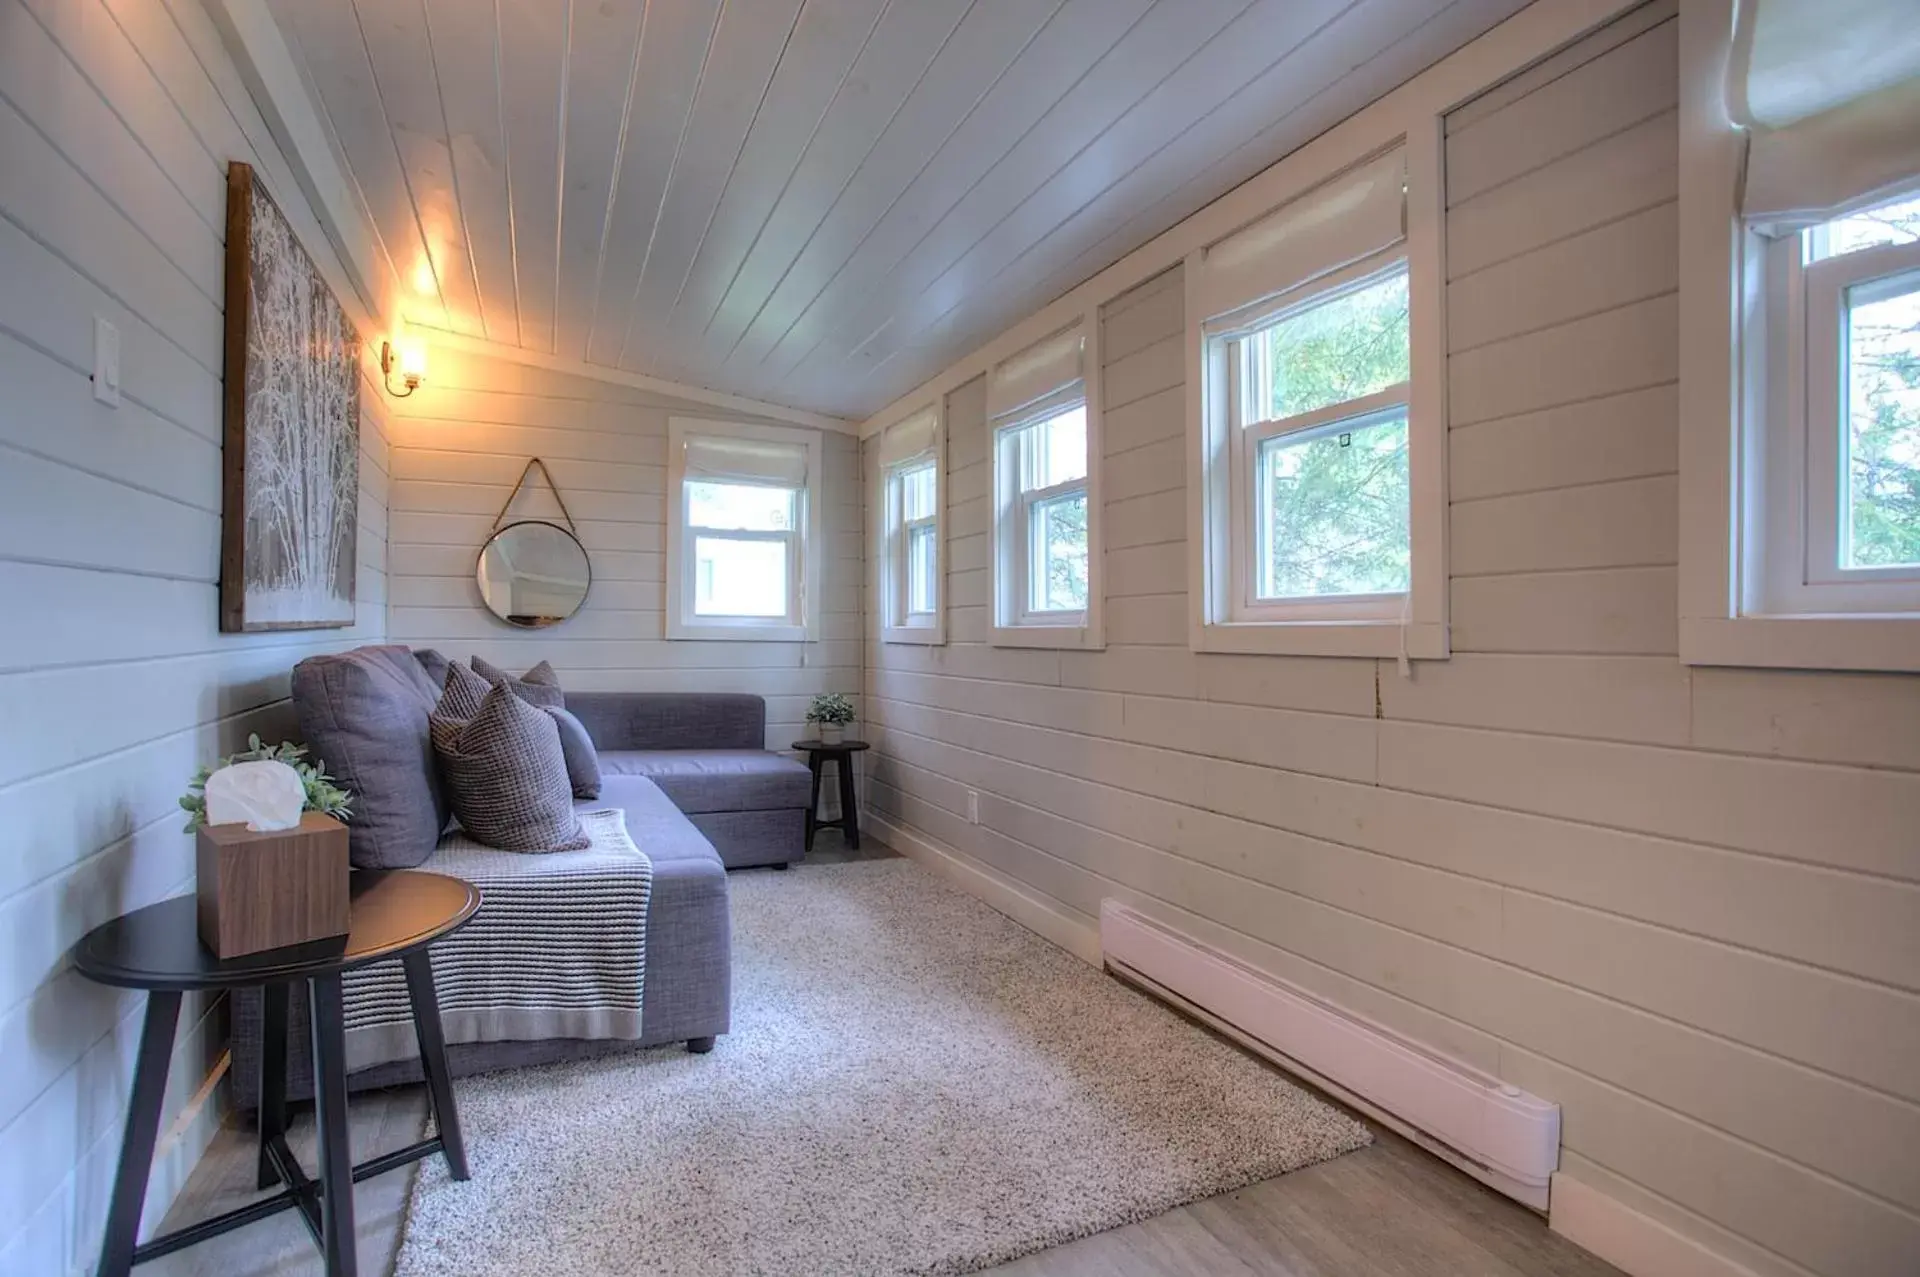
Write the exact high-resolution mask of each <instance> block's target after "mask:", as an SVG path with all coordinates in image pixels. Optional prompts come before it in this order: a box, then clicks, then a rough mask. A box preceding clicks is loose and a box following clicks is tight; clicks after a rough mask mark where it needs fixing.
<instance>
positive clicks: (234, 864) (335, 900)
mask: <svg viewBox="0 0 1920 1277" xmlns="http://www.w3.org/2000/svg"><path fill="white" fill-rule="evenodd" d="M198 860H199V878H200V882H199V897H200V940H201V943H203V944H205V945H206V946H207V948H209V949H211V950H213V951H214V953H216V954H218V955H219V956H220V957H222V958H237V957H240V956H242V955H244V954H249V953H259V952H261V951H262V950H266V949H280V948H284V947H285V946H287V945H293V944H305V943H307V942H308V941H312V940H325V939H328V938H331V937H333V936H344V935H345V934H347V929H348V927H347V874H348V872H349V870H348V865H347V827H346V826H345V825H343V824H341V823H340V822H339V821H337V820H335V819H334V818H333V817H331V816H323V815H321V814H320V813H319V812H317V811H310V812H305V813H303V814H302V815H301V817H300V824H299V827H298V828H295V829H279V830H273V831H271V832H267V833H254V832H253V831H252V830H250V829H248V828H247V827H246V826H245V825H244V824H234V825H202V826H201V827H200V835H199V846H198Z"/></svg>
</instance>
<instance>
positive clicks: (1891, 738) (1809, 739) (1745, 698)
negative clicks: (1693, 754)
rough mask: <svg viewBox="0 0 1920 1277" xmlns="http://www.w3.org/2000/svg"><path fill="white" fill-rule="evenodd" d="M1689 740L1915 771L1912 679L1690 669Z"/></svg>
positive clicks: (1917, 698) (1916, 708)
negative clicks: (1691, 709)
mask: <svg viewBox="0 0 1920 1277" xmlns="http://www.w3.org/2000/svg"><path fill="white" fill-rule="evenodd" d="M1692 741H1693V743H1694V744H1695V745H1701V746H1705V747H1707V748H1709V749H1719V750H1727V751H1731V752H1735V753H1743V754H1765V755H1768V756H1770V757H1775V758H1799V759H1805V760H1808V761H1814V762H1827V763H1855V764H1858V765H1860V766H1863V767H1890V768H1900V769H1903V770H1907V771H1920V679H1912V678H1905V677H1902V676H1900V675H1894V674H1840V673H1827V672H1823V671H1812V670H1766V671H1761V670H1738V669H1718V668H1710V667H1702V668H1698V669H1695V670H1694V671H1693V730H1692Z"/></svg>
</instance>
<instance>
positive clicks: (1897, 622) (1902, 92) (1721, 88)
mask: <svg viewBox="0 0 1920 1277" xmlns="http://www.w3.org/2000/svg"><path fill="white" fill-rule="evenodd" d="M1823 13H1824V10H1823V9H1822V8H1821V7H1820V6H1819V5H1818V4H1809V3H1808V2H1807V0H1759V2H1757V3H1751V4H1742V5H1739V6H1738V11H1737V13H1735V12H1734V10H1733V7H1732V6H1731V5H1728V4H1724V3H1719V2H1718V0H1707V2H1706V3H1703V5H1702V7H1701V9H1700V11H1699V12H1697V13H1696V12H1689V11H1685V10H1683V12H1682V14H1681V20H1682V48H1683V51H1684V54H1683V56H1686V57H1687V58H1688V59H1689V65H1688V66H1686V67H1684V68H1683V71H1682V80H1683V84H1688V85H1693V86H1695V88H1694V90H1693V91H1691V92H1690V94H1689V96H1688V97H1687V98H1685V99H1684V100H1683V110H1682V117H1681V120H1682V134H1681V137H1682V145H1683V148H1685V150H1684V151H1683V154H1682V156H1681V172H1682V185H1681V192H1680V196H1681V202H1680V208H1681V221H1682V234H1683V241H1682V252H1681V261H1682V271H1683V275H1682V279H1681V292H1680V301H1681V312H1682V313H1681V324H1680V333H1681V338H1680V340H1681V350H1680V354H1681V381H1680V393H1681V436H1682V438H1681V444H1682V449H1681V509H1682V524H1681V526H1682V543H1681V598H1680V613H1681V617H1680V652H1681V657H1682V658H1683V659H1684V660H1686V661H1688V662H1691V663H1694V664H1712V665H1762V666H1784V667H1798V668H1816V669H1821V668H1829V669H1870V670H1871V669H1887V670H1894V669H1908V670H1911V669H1920V142H1916V137H1920V135H1916V134H1915V133H1914V131H1913V129H1912V127H1911V121H1912V120H1913V118H1914V114H1915V112H1916V111H1920V51H1917V52H1916V53H1915V54H1914V56H1912V57H1908V58H1907V61H1906V63H1905V64H1904V65H1905V69H1904V70H1903V71H1900V72H1899V74H1896V75H1889V76H1880V77H1878V78H1875V77H1864V78H1863V77H1861V76H1856V75H1854V74H1852V71H1853V70H1854V69H1855V68H1856V66H1857V56H1858V49H1859V48H1868V47H1872V48H1880V47H1888V48H1893V47H1899V48H1902V49H1904V48H1906V47H1907V46H1904V45H1898V44H1897V40H1896V43H1895V45H1888V44H1887V43H1886V41H1885V40H1881V39H1879V38H1878V37H1875V38H1874V39H1870V40H1868V41H1867V42H1866V43H1864V44H1862V43H1859V42H1858V40H1857V39H1856V38H1855V37H1857V36H1858V31H1855V32H1854V33H1853V34H1852V35H1851V36H1849V35H1847V34H1846V33H1844V32H1842V31H1840V30H1836V29H1834V25H1833V24H1831V23H1825V22H1822V21H1819V19H1820V18H1821V17H1822V15H1823ZM1855 17H1856V18H1857V19H1858V20H1859V21H1860V22H1862V23H1864V24H1865V25H1864V26H1861V27H1860V28H1859V30H1866V31H1869V32H1871V31H1875V30H1881V33H1882V34H1891V35H1896V36H1897V35H1898V34H1903V33H1904V32H1905V31H1906V30H1908V29H1909V28H1910V25H1911V24H1910V22H1909V20H1908V15H1907V14H1906V6H1903V5H1901V4H1899V3H1887V4H1884V5H1883V4H1878V3H1870V4H1868V5H1866V6H1865V8H1864V9H1863V11H1862V13H1861V14H1860V15H1855ZM1875 23H1879V24H1881V26H1880V27H1878V28H1877V27H1875V26H1874V24H1875ZM1843 25H1844V24H1843ZM1882 28H1884V29H1883V30H1882ZM1909 43H1910V42H1909ZM1886 69H1887V68H1882V70H1886ZM1729 119H1732V120H1734V121H1737V122H1738V123H1737V126H1736V125H1731V124H1729Z"/></svg>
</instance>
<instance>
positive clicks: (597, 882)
mask: <svg viewBox="0 0 1920 1277" xmlns="http://www.w3.org/2000/svg"><path fill="white" fill-rule="evenodd" d="M580 823H581V824H582V825H583V826H585V828H586V830H587V834H588V836H589V837H590V838H591V839H592V842H591V844H590V845H589V846H588V847H587V848H586V849H585V850H582V851H556V852H550V853H547V854H545V855H529V854H526V853H524V852H512V851H496V850H495V849H493V848H491V847H483V846H481V845H480V844H479V843H476V842H474V841H473V840H472V839H471V838H468V837H467V836H466V835H464V834H462V833H459V832H458V831H455V832H454V833H451V834H448V835H447V836H446V837H445V838H443V839H442V840H441V842H440V846H439V847H438V848H437V849H436V850H435V851H434V853H433V855H432V856H431V857H429V858H428V860H427V862H426V863H425V864H423V865H421V866H420V868H422V869H424V870H427V871H429V872H432V873H441V874H447V875H448V876H450V877H454V878H464V879H465V880H466V881H468V882H470V883H472V884H473V885H474V886H476V887H478V888H480V912H479V913H477V914H475V915H474V917H473V919H472V921H470V922H468V923H467V925H466V926H464V927H462V928H461V929H460V930H458V931H456V932H454V933H453V934H452V935H450V936H447V937H446V938H444V939H442V940H438V941H436V942H435V943H434V946H433V977H434V981H433V982H434V986H435V988H436V989H437V990H438V991H439V995H440V1020H441V1024H442V1025H443V1027H444V1028H445V1030H446V1035H447V1041H448V1043H450V1044H452V1043H461V1042H537V1041H545V1040H547V1039H550V1038H588V1039H606V1038H614V1039H627V1040H632V1039H637V1038H638V1037H639V1036H640V1004H641V995H642V993H643V992H644V990H645V984H646V967H647V901H648V899H649V897H650V895H651V894H652V890H653V862H652V861H650V860H648V859H647V857H646V855H645V854H644V853H643V852H641V850H640V849H639V848H638V847H636V846H635V845H634V843H633V839H632V838H631V837H629V836H628V834H627V824H626V818H625V816H624V815H623V814H622V813H621V812H620V811H618V810H607V811H587V812H582V813H580ZM343 985H344V992H345V1002H346V1037H347V1067H348V1069H349V1070H350V1071H351V1070H355V1069H363V1068H370V1067H372V1066H374V1065H378V1064H387V1063H391V1062H392V1061H395V1060H405V1059H411V1058H413V1057H414V1056H416V1055H418V1054H419V1045H418V1043H417V1042H416V1040H415V1038H414V1030H413V1011H412V1005H411V1003H410V1002H409V1001H408V998H407V980H406V974H405V972H404V970H403V969H402V968H401V965H400V961H399V959H397V958H396V959H393V960H391V961H387V962H378V963H374V964H373V965H371V966H366V967H361V968H359V969H358V970H355V971H350V972H348V973H347V974H346V976H345V978H344V980H343Z"/></svg>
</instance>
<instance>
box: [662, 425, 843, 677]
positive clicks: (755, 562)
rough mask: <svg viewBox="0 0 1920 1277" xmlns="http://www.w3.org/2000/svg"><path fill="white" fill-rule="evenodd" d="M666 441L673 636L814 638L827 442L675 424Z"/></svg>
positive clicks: (783, 430) (774, 429)
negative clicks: (820, 490) (812, 588)
mask: <svg viewBox="0 0 1920 1277" xmlns="http://www.w3.org/2000/svg"><path fill="white" fill-rule="evenodd" d="M667 438H668V454H669V462H668V490H669V493H670V497H669V514H670V517H669V519H668V523H667V637H668V638H682V639H685V638H711V639H807V638H811V637H813V632H814V627H815V618H814V616H813V615H812V609H810V608H809V606H808V600H807V596H808V583H809V581H810V580H812V579H813V577H814V576H815V575H816V574H817V571H818V546H819V530H818V523H817V511H818V508H819V502H818V499H817V485H818V477H819V474H820V456H821V444H820V436H819V435H818V433H816V432H814V431H809V430H798V429H792V428H788V427H784V426H755V425H746V424H741V423H733V422H722V421H701V420H695V419H692V418H685V417H674V418H671V419H670V420H669V422H668V427H667Z"/></svg>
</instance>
